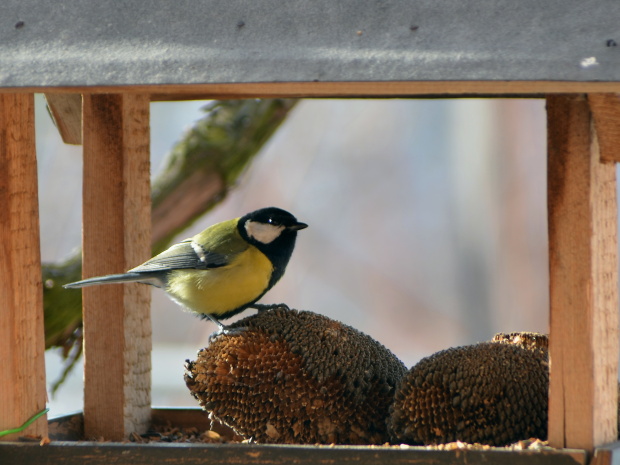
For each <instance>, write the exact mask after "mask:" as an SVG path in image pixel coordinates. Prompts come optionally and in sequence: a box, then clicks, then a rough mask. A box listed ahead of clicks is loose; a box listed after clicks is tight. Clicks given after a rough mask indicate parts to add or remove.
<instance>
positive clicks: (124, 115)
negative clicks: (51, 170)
mask: <svg viewBox="0 0 620 465" xmlns="http://www.w3.org/2000/svg"><path fill="white" fill-rule="evenodd" d="M82 120H83V147H84V192H83V195H84V204H83V209H84V212H83V223H84V224H83V274H84V277H92V276H99V275H104V274H110V273H121V272H123V271H125V270H127V269H129V268H132V267H134V266H136V265H139V264H140V263H142V262H143V261H145V260H147V259H148V258H150V256H151V248H150V247H151V246H150V244H151V240H150V228H151V220H150V205H151V198H150V170H149V137H150V136H149V98H148V96H145V95H133V94H125V95H118V94H115V95H85V96H84V99H83V118H82ZM83 292H84V384H85V386H84V429H85V434H86V437H87V438H93V437H104V438H106V439H111V440H121V439H126V438H127V435H128V434H130V433H131V432H134V431H135V432H138V433H140V432H144V431H145V429H146V428H147V427H148V423H149V418H150V404H151V397H150V382H151V379H150V370H151V359H150V356H151V355H150V354H151V320H150V295H151V294H150V292H151V289H150V287H149V286H145V285H143V284H127V285H107V286H94V287H89V288H85V289H84V291H83Z"/></svg>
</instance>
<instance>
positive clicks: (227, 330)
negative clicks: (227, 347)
mask: <svg viewBox="0 0 620 465" xmlns="http://www.w3.org/2000/svg"><path fill="white" fill-rule="evenodd" d="M246 329H248V328H247V326H239V327H237V328H231V327H230V326H225V325H221V326H220V327H219V329H218V330H217V331H216V332H214V333H212V334H211V335H210V336H209V344H211V342H212V341H213V340H214V339H216V338H217V337H218V336H220V335H222V334H224V335H226V336H234V335H237V334H241V333H242V332H244V331H245V330H246Z"/></svg>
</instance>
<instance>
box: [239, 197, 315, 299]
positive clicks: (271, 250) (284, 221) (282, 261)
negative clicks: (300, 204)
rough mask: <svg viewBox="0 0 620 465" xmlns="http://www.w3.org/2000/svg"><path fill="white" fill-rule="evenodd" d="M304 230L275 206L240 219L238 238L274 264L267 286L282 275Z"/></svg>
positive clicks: (302, 224) (301, 225)
mask: <svg viewBox="0 0 620 465" xmlns="http://www.w3.org/2000/svg"><path fill="white" fill-rule="evenodd" d="M307 227H308V225H307V224H305V223H300V222H299V221H297V218H295V217H294V216H293V215H291V214H290V213H289V212H287V211H285V210H282V209H280V208H275V207H269V208H261V209H260V210H256V211H253V212H251V213H248V214H247V215H245V216H242V217H241V218H240V219H239V223H238V224H237V228H238V229H239V233H240V234H241V237H243V238H244V239H245V240H246V241H248V242H249V243H250V244H252V245H254V246H255V247H256V248H258V250H260V251H261V252H263V253H264V254H265V256H266V257H267V258H268V259H269V260H270V261H271V263H272V264H273V267H274V272H273V275H272V278H271V282H270V287H271V286H273V285H274V284H275V283H276V282H277V281H278V280H279V279H280V278H281V277H282V275H283V274H284V270H285V269H286V265H287V264H288V261H289V259H290V258H291V254H292V253H293V248H294V247H295V239H296V238H297V231H299V230H300V229H304V228H307Z"/></svg>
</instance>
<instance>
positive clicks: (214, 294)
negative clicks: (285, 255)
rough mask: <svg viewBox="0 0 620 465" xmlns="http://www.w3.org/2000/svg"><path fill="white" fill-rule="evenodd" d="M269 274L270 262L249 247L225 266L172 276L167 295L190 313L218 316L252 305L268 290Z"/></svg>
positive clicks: (260, 253) (177, 271) (270, 271)
mask: <svg viewBox="0 0 620 465" xmlns="http://www.w3.org/2000/svg"><path fill="white" fill-rule="evenodd" d="M272 271H273V265H272V264H271V262H270V261H269V259H268V258H267V257H266V256H265V255H263V253H262V252H260V251H259V250H258V249H256V248H255V247H250V248H248V249H246V250H245V251H244V252H242V253H240V254H239V255H238V256H237V257H236V258H235V259H234V260H233V261H232V262H231V263H229V264H228V265H226V266H222V267H219V268H213V269H209V270H176V271H173V272H171V273H170V275H169V276H168V287H167V289H166V292H167V293H168V294H169V295H170V297H172V298H173V299H174V300H176V301H177V302H178V303H180V304H181V305H183V306H184V307H186V308H188V309H189V310H193V311H195V312H197V313H208V314H212V315H215V316H217V315H222V314H224V313H226V312H229V311H231V310H235V309H237V308H239V307H241V306H244V305H246V304H248V303H249V302H253V301H254V300H255V299H256V298H257V297H258V296H260V295H261V294H262V293H263V292H264V291H265V289H266V288H267V285H268V284H269V279H270V278H271V273H272Z"/></svg>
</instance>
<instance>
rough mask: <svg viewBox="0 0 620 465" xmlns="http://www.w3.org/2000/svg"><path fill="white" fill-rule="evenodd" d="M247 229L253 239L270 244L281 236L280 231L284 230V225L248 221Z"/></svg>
mask: <svg viewBox="0 0 620 465" xmlns="http://www.w3.org/2000/svg"><path fill="white" fill-rule="evenodd" d="M245 231H246V232H247V233H248V236H250V237H251V238H252V239H255V240H257V241H258V242H262V243H263V244H269V243H271V242H273V241H275V240H276V239H277V238H278V237H280V233H281V232H282V231H284V226H276V225H273V224H268V223H258V222H256V221H248V222H246V223H245Z"/></svg>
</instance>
